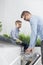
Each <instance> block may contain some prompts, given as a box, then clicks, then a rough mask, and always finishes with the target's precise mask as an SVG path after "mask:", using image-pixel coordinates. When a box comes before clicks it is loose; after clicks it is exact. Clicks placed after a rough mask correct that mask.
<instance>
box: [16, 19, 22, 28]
mask: <svg viewBox="0 0 43 65" xmlns="http://www.w3.org/2000/svg"><path fill="white" fill-rule="evenodd" d="M15 25H16V27H17V28H21V25H22V22H21V21H20V20H17V21H16V22H15Z"/></svg>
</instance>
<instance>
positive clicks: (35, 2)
mask: <svg viewBox="0 0 43 65" xmlns="http://www.w3.org/2000/svg"><path fill="white" fill-rule="evenodd" d="M23 10H28V11H30V12H31V13H32V14H33V15H37V16H40V17H42V18H43V0H0V21H2V25H3V29H2V32H0V34H3V33H7V34H10V31H11V29H12V28H14V27H15V25H14V22H15V21H16V20H17V19H19V20H21V21H22V22H23V24H22V28H21V32H23V33H25V34H28V33H29V34H30V33H31V27H30V24H29V23H28V22H27V23H26V22H25V21H24V20H23V19H21V18H20V15H21V12H22V11H23Z"/></svg>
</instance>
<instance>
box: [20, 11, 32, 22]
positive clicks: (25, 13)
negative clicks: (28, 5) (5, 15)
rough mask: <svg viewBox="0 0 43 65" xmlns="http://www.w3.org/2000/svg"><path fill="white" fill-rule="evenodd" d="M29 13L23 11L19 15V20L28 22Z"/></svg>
mask: <svg viewBox="0 0 43 65" xmlns="http://www.w3.org/2000/svg"><path fill="white" fill-rule="evenodd" d="M30 17H31V13H30V12H29V11H23V12H22V14H21V18H23V19H24V20H26V21H30Z"/></svg>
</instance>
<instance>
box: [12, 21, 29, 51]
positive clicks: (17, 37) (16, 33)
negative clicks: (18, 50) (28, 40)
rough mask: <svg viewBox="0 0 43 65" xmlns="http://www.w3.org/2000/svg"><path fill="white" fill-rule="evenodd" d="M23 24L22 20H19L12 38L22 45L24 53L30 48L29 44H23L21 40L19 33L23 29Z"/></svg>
mask: <svg viewBox="0 0 43 65" xmlns="http://www.w3.org/2000/svg"><path fill="white" fill-rule="evenodd" d="M21 25H22V22H21V21H20V20H17V21H16V22H15V29H14V30H12V31H11V37H12V38H13V39H14V40H15V41H16V42H17V43H18V44H20V45H22V46H24V51H25V50H26V49H27V48H28V44H25V43H23V42H22V41H21V40H19V31H20V28H21Z"/></svg>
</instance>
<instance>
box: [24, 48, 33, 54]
mask: <svg viewBox="0 0 43 65" xmlns="http://www.w3.org/2000/svg"><path fill="white" fill-rule="evenodd" d="M25 52H26V53H27V54H30V53H32V52H33V48H27V49H26V51H25Z"/></svg>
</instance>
